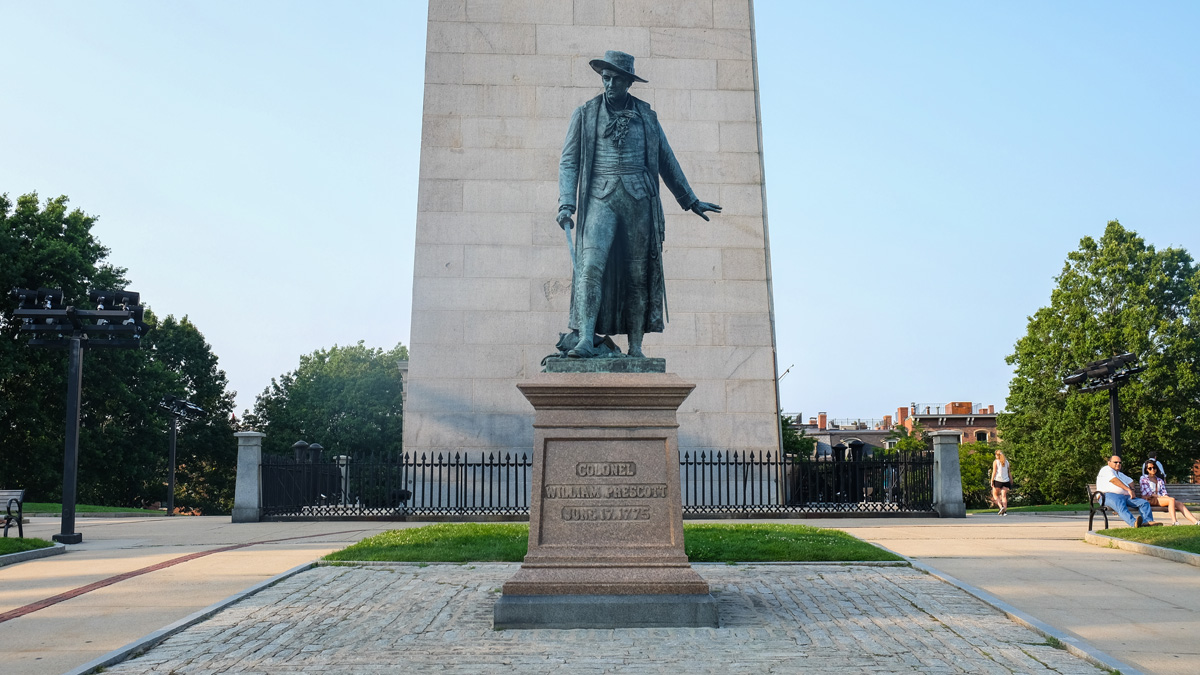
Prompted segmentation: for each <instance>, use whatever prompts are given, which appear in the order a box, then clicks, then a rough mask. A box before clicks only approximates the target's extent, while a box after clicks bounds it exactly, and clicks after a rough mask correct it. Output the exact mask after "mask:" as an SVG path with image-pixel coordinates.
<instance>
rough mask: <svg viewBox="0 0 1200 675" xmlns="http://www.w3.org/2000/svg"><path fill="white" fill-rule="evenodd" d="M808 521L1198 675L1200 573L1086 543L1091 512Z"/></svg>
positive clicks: (1092, 639)
mask: <svg viewBox="0 0 1200 675" xmlns="http://www.w3.org/2000/svg"><path fill="white" fill-rule="evenodd" d="M809 522H812V524H819V525H822V526H826V527H836V528H839V529H842V530H845V531H847V532H850V533H851V534H853V535H855V536H857V537H860V538H862V539H865V540H867V541H870V542H873V543H876V544H879V545H881V546H885V547H887V548H889V549H891V550H893V551H895V552H897V553H900V554H902V555H905V556H908V557H910V558H913V559H915V560H919V561H921V562H923V563H925V564H927V565H929V566H931V567H933V568H935V569H937V570H940V571H942V572H945V573H946V574H949V575H950V576H952V577H956V578H958V579H960V580H962V581H964V582H966V583H968V584H971V585H973V586H976V587H978V588H981V589H983V590H985V591H987V592H989V593H991V594H992V595H995V596H996V597H998V598H1000V599H1001V600H1003V601H1005V602H1007V603H1009V604H1011V605H1013V606H1014V607H1016V608H1018V609H1020V610H1021V611H1023V612H1025V613H1027V614H1030V615H1032V616H1034V617H1036V618H1038V619H1040V620H1042V621H1044V622H1046V623H1048V624H1050V625H1051V626H1054V627H1055V628H1058V629H1059V630H1062V631H1064V632H1066V633H1068V634H1073V635H1076V636H1078V637H1080V638H1082V639H1083V640H1084V641H1085V642H1087V643H1089V644H1090V645H1092V646H1093V647H1095V648H1097V649H1099V650H1101V651H1103V652H1106V653H1108V654H1109V655H1110V656H1113V657H1114V658H1117V659H1119V660H1121V661H1124V662H1125V663H1128V664H1129V665H1131V666H1134V667H1136V668H1140V669H1142V670H1143V671H1145V672H1148V673H1200V570H1198V569H1197V568H1195V567H1193V566H1191V565H1185V564H1181V563H1177V562H1171V561H1168V560H1163V559H1161V558H1155V557H1152V556H1146V555H1140V554H1137V553H1131V552H1128V551H1122V550H1117V549H1109V548H1101V547H1099V546H1094V545H1092V544H1088V543H1086V542H1084V541H1083V535H1084V533H1085V532H1086V531H1087V516H1086V515H1068V516H1057V515H1050V514H1045V515H1041V514H1029V515H1025V514H1018V513H1011V514H1009V515H1007V516H1004V517H1003V518H1002V517H999V516H996V515H994V514H986V515H985V514H979V515H972V516H968V517H967V518H966V519H960V520H950V519H947V520H939V519H929V520H891V521H882V520H878V519H876V520H867V519H854V520H840V521H839V520H824V521H809ZM1115 525H1117V526H1122V527H1123V524H1122V523H1120V521H1117V522H1116V523H1115Z"/></svg>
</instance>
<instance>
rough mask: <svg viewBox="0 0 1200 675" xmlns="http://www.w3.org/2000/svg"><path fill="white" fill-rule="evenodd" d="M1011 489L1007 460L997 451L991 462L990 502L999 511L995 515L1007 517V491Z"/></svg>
mask: <svg viewBox="0 0 1200 675" xmlns="http://www.w3.org/2000/svg"><path fill="white" fill-rule="evenodd" d="M1011 489H1012V474H1011V473H1010V472H1009V464H1008V458H1007V457H1005V456H1004V453H1003V452H1000V451H999V450H997V451H996V459H995V461H993V462H992V501H994V502H996V508H998V509H1000V512H999V513H998V514H997V515H1001V516H1004V515H1008V491H1009V490H1011Z"/></svg>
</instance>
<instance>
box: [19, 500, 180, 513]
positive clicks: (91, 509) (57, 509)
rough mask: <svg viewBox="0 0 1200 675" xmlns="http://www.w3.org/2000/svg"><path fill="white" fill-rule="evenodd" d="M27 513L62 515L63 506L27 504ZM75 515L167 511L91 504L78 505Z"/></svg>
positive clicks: (44, 503)
mask: <svg viewBox="0 0 1200 675" xmlns="http://www.w3.org/2000/svg"><path fill="white" fill-rule="evenodd" d="M23 508H24V509H25V513H62V504H52V503H50V502H25V505H24V506H23ZM75 513H145V514H157V515H160V516H161V515H165V514H166V511H155V510H154V509H135V508H127V507H124V506H92V505H91V504H76V505H75Z"/></svg>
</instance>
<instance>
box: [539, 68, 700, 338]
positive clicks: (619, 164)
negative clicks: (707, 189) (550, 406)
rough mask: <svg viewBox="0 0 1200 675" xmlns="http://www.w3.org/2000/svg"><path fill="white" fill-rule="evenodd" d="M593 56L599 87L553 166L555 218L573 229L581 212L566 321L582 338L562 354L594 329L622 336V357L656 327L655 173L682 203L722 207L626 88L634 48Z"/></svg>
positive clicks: (658, 210)
mask: <svg viewBox="0 0 1200 675" xmlns="http://www.w3.org/2000/svg"><path fill="white" fill-rule="evenodd" d="M591 65H592V69H593V70H595V71H596V72H597V73H599V74H600V79H601V80H602V81H603V83H604V94H602V95H601V96H597V97H596V98H594V99H592V100H590V101H588V102H587V103H584V104H583V105H581V106H579V107H578V108H576V109H575V113H574V114H573V115H571V124H570V126H569V127H568V128H567V139H566V142H565V143H564V144H563V151H562V160H561V162H560V163H559V166H558V194H559V197H558V200H559V201H558V203H559V210H558V218H557V220H558V224H559V225H560V226H561V227H562V228H563V229H564V230H565V229H569V228H572V227H574V223H573V222H572V220H571V216H572V214H575V213H576V211H578V215H579V227H578V229H577V230H576V232H575V246H574V249H575V251H577V255H575V256H574V266H575V267H574V279H573V281H572V285H571V317H570V323H569V327H570V328H571V329H572V330H573V331H577V332H578V335H579V339H578V342H576V343H575V345H574V346H573V347H571V348H570V349H569V351H568V352H567V355H568V356H570V357H576V358H580V357H584V358H586V357H591V356H596V355H598V350H597V349H596V347H597V345H599V344H600V339H597V336H596V333H601V334H604V335H613V334H619V335H628V336H629V356H633V357H642V356H643V354H642V337H643V336H644V335H645V333H646V332H651V333H661V332H662V330H663V314H664V308H665V304H666V301H665V290H666V289H665V288H664V277H663V268H662V244H663V237H664V234H665V230H664V227H663V209H662V201H661V200H660V199H659V196H658V185H659V178H660V177H661V178H662V182H663V183H664V184H666V186H667V189H669V190H670V191H671V194H673V195H675V199H676V201H678V202H679V205H680V206H681V207H683V209H684V210H690V211H692V212H693V213H695V214H696V215H698V216H700V217H701V218H703V219H705V220H708V216H706V215H704V214H705V212H707V211H715V212H718V213H719V212H720V211H721V207H720V206H718V205H716V204H710V203H708V202H702V201H700V200H699V199H698V198H697V197H696V195H695V193H693V192H692V188H691V187H690V186H689V185H688V182H687V178H686V177H684V175H683V170H682V169H680V168H679V162H678V161H676V159H675V154H674V153H673V152H671V146H670V145H668V144H667V137H666V135H664V134H663V131H662V127H660V126H659V125H658V116H657V115H655V114H654V111H653V110H651V109H650V105H649V104H648V103H646V102H645V101H641V100H639V99H637V98H634V97H633V96H630V95H629V87H630V85H632V84H633V83H634V82H635V81H637V82H646V80H644V79H642V78H640V77H638V76H637V75H635V74H634V68H633V57H632V56H630V55H629V54H626V53H624V52H617V51H609V52H606V53H605V54H604V58H603V59H595V60H593V61H592V62H591ZM577 195H578V199H576V196H577ZM569 240H570V235H569V234H568V241H569Z"/></svg>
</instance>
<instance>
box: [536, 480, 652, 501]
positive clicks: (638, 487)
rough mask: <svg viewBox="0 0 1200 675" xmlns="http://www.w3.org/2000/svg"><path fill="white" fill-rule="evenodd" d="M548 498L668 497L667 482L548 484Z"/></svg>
mask: <svg viewBox="0 0 1200 675" xmlns="http://www.w3.org/2000/svg"><path fill="white" fill-rule="evenodd" d="M544 494H545V497H546V499H666V498H667V485H666V483H641V484H631V485H547V486H546V491H545V493H544Z"/></svg>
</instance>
